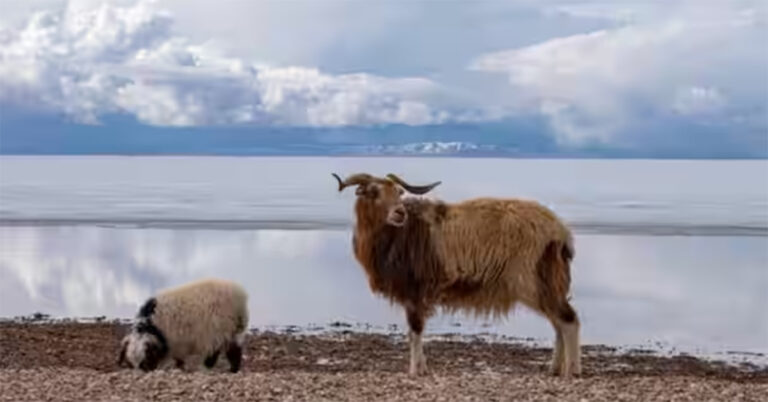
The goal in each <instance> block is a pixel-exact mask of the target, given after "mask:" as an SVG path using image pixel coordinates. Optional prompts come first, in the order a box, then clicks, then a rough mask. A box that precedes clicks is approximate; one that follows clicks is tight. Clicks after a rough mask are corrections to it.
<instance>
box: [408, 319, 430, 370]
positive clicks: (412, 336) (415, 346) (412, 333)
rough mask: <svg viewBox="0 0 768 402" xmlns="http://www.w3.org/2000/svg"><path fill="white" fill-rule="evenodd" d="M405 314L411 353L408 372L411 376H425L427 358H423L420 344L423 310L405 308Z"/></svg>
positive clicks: (422, 328) (422, 348)
mask: <svg viewBox="0 0 768 402" xmlns="http://www.w3.org/2000/svg"><path fill="white" fill-rule="evenodd" d="M405 314H406V317H407V319H408V328H409V331H408V344H409V346H410V352H411V363H410V369H409V371H408V372H409V373H410V375H412V376H418V375H422V374H426V372H427V358H426V357H425V356H424V347H423V346H422V343H421V335H422V333H423V332H424V323H425V322H426V316H425V314H424V311H423V309H419V308H410V307H407V308H406V310H405Z"/></svg>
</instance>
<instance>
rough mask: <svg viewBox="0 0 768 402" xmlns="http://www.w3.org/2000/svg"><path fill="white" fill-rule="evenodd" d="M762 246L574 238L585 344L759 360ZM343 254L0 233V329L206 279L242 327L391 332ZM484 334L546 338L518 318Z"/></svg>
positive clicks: (217, 240) (330, 245)
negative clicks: (234, 297) (240, 317)
mask: <svg viewBox="0 0 768 402" xmlns="http://www.w3.org/2000/svg"><path fill="white" fill-rule="evenodd" d="M766 246H767V244H766V239H765V238H764V237H732V238H731V237H652V236H605V235H583V236H580V237H578V238H577V257H576V262H575V264H574V268H573V270H574V273H573V276H574V303H575V305H576V306H577V308H578V309H579V311H580V313H581V316H582V321H583V323H584V335H583V337H584V341H585V342H587V343H592V342H601V343H612V344H636V343H644V342H647V341H657V340H660V341H665V342H669V343H672V344H676V345H687V346H689V347H705V348H710V349H711V348H716V349H739V350H751V351H768V345H767V343H768V341H766V340H767V339H768V319H767V318H766V316H765V308H766V306H768V293H766V292H765V289H768V247H766ZM350 253H351V250H350V235H349V233H348V232H345V231H281V230H259V231H245V230H240V231H227V230H166V229H125V228H99V227H86V226H74V227H0V279H1V280H0V316H5V317H8V316H15V315H22V314H30V313H33V312H36V311H42V312H45V313H49V314H52V315H54V316H79V317H84V316H98V315H106V316H110V317H130V316H132V315H133V314H134V313H135V311H136V308H137V306H138V305H139V304H140V303H141V302H142V301H143V300H144V299H145V298H146V297H148V296H149V295H150V294H152V293H153V292H154V291H156V290H157V289H159V288H163V287H166V286H172V285H175V284H179V283H182V282H185V281H189V280H192V279H196V278H201V277H207V276H216V277H222V278H228V279H232V280H235V281H238V282H240V283H242V284H243V285H244V286H245V287H246V288H247V289H248V291H249V293H250V308H251V315H252V317H251V319H252V325H254V326H264V325H288V324H296V325H305V324H311V323H320V324H324V323H329V322H331V321H335V320H342V321H352V322H366V323H371V324H376V325H387V324H392V323H395V324H402V323H403V318H402V313H401V312H400V310H399V309H398V308H396V307H392V306H390V305H389V303H387V302H386V301H384V300H382V299H380V298H377V297H374V296H372V295H371V293H370V292H369V290H368V287H367V282H366V280H365V277H364V275H363V273H362V272H361V270H360V268H359V267H358V266H357V264H356V262H355V261H354V260H353V259H352V257H351V254H350ZM455 322H461V328H463V329H465V330H472V328H478V327H479V326H482V325H483V324H484V323H483V322H482V321H475V320H472V319H469V318H466V317H461V316H458V317H456V316H440V317H437V319H435V320H433V321H431V322H430V330H433V331H439V330H446V329H450V330H456V327H454V326H452V324H453V323H455ZM478 329H479V328H478ZM483 330H488V328H483ZM491 330H494V331H498V332H502V333H504V334H508V335H516V336H534V337H540V338H549V337H550V336H551V330H550V328H549V325H548V324H547V323H546V321H544V320H542V319H540V318H538V317H537V316H535V315H534V314H532V313H530V312H528V311H525V310H518V312H517V313H515V314H514V317H511V318H510V319H509V320H506V321H504V322H501V323H497V324H496V325H494V326H493V327H492V328H491Z"/></svg>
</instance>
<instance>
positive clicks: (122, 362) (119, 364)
mask: <svg viewBox="0 0 768 402" xmlns="http://www.w3.org/2000/svg"><path fill="white" fill-rule="evenodd" d="M127 349H128V344H127V343H125V342H123V344H122V346H121V347H120V357H118V358H117V367H125V366H126V361H125V352H126V350H127Z"/></svg>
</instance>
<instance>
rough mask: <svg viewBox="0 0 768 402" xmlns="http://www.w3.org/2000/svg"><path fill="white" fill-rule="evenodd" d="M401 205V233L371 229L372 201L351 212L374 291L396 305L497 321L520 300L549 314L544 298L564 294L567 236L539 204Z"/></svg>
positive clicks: (382, 227)
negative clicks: (404, 214) (466, 313)
mask: <svg viewBox="0 0 768 402" xmlns="http://www.w3.org/2000/svg"><path fill="white" fill-rule="evenodd" d="M403 201H404V205H405V207H406V209H407V211H408V217H409V218H408V221H407V223H406V224H405V226H404V227H401V228H398V227H392V226H389V225H386V224H376V223H375V222H377V221H379V222H380V218H379V217H376V216H368V215H370V214H375V213H378V209H377V208H376V207H375V206H372V205H367V203H369V202H370V201H368V200H366V199H362V198H360V199H358V203H357V205H356V212H357V218H358V223H357V225H356V229H355V237H354V249H355V256H356V258H357V259H358V261H359V262H360V263H361V265H362V266H363V267H364V268H365V270H366V273H367V276H368V279H369V283H370V286H371V288H372V290H374V291H375V292H377V293H380V294H382V295H384V296H387V297H389V298H391V299H393V301H396V302H398V303H401V304H410V305H413V304H422V305H425V306H429V305H431V304H438V305H441V306H443V307H445V308H448V309H462V310H469V311H472V312H475V313H477V314H494V315H498V314H504V313H506V312H508V311H509V310H510V309H511V308H512V307H513V306H514V304H515V303H516V302H518V301H520V302H524V303H525V304H528V305H531V306H536V307H538V308H542V309H546V306H542V304H546V303H547V302H546V300H544V299H546V298H547V297H549V296H551V295H550V294H545V293H556V294H566V293H567V290H568V288H569V286H570V274H569V272H568V271H569V268H568V262H569V261H570V259H571V258H572V256H573V240H572V235H571V232H570V230H569V229H568V228H567V227H566V226H565V225H564V224H563V223H562V222H561V221H560V220H559V219H558V218H557V216H555V214H554V213H552V212H551V211H550V210H549V209H548V208H546V207H544V206H542V205H541V204H539V203H537V202H535V201H528V200H519V199H507V200H499V199H490V198H478V199H473V200H468V201H464V202H461V203H456V204H446V203H443V202H441V201H432V200H427V199H418V198H407V199H404V200H403ZM543 282H546V283H543ZM553 287H554V288H557V289H552V288H553ZM553 304H554V303H553ZM553 307H556V306H553Z"/></svg>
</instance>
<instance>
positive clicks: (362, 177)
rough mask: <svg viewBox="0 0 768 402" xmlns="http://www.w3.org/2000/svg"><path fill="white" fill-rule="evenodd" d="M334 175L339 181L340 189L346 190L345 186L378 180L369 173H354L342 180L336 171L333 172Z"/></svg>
mask: <svg viewBox="0 0 768 402" xmlns="http://www.w3.org/2000/svg"><path fill="white" fill-rule="evenodd" d="M331 175H333V177H335V178H336V180H337V181H338V182H339V191H342V190H344V189H345V188H347V187H349V186H355V185H359V184H367V183H370V182H372V181H374V180H376V178H375V177H373V176H371V175H369V174H367V173H357V174H353V175H352V176H349V177H347V178H346V179H344V180H342V179H341V177H339V175H337V174H336V173H331Z"/></svg>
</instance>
